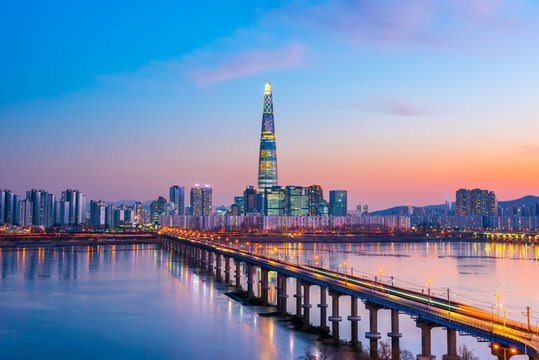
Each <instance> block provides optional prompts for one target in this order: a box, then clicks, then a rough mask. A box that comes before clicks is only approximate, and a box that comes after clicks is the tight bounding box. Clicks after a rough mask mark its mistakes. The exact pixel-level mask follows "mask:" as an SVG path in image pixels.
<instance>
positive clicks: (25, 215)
mask: <svg viewBox="0 0 539 360" xmlns="http://www.w3.org/2000/svg"><path fill="white" fill-rule="evenodd" d="M32 214H33V206H32V202H31V201H30V200H28V199H24V200H21V203H20V217H19V225H21V226H28V225H32Z"/></svg>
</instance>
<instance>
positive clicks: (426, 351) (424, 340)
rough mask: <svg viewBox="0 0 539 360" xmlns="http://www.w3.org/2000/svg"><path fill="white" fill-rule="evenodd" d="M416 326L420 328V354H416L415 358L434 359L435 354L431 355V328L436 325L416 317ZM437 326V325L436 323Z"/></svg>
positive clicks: (418, 359)
mask: <svg viewBox="0 0 539 360" xmlns="http://www.w3.org/2000/svg"><path fill="white" fill-rule="evenodd" d="M416 326H417V327H418V328H420V329H421V354H419V355H417V357H416V359H417V360H434V359H436V356H434V355H432V350H431V330H432V328H434V327H436V326H437V325H435V324H433V323H431V322H429V321H424V320H421V319H418V320H417V321H416ZM438 326H439V325H438Z"/></svg>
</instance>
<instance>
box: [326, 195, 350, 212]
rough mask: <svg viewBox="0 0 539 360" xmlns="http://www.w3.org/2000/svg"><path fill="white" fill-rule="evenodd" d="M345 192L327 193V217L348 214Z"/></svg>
mask: <svg viewBox="0 0 539 360" xmlns="http://www.w3.org/2000/svg"><path fill="white" fill-rule="evenodd" d="M347 196H348V194H347V191H346V190H331V191H330V192H329V215H331V216H346V214H347V212H348V201H347Z"/></svg>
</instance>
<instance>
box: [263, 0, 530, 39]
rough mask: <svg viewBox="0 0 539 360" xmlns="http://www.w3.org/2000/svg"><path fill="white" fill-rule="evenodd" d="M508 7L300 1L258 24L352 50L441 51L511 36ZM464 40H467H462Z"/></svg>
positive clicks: (390, 0)
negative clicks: (489, 36)
mask: <svg viewBox="0 0 539 360" xmlns="http://www.w3.org/2000/svg"><path fill="white" fill-rule="evenodd" d="M507 3H508V1H507V0H440V1H432V0H406V1H401V0H387V1H373V0H329V1H317V2H308V1H301V0H298V1H295V2H292V3H288V4H286V5H284V6H281V7H279V8H276V9H274V10H272V11H270V13H269V14H264V16H261V21H262V22H271V21H272V20H264V18H268V19H276V20H277V21H280V22H283V23H286V24H288V25H290V26H292V27H296V28H299V29H304V30H308V31H317V32H320V33H326V34H329V35H331V36H333V37H336V38H338V39H340V40H346V41H349V42H351V43H353V44H355V43H363V42H378V43H386V44H396V45H400V44H408V43H417V44H422V45H428V46H439V45H441V44H452V43H454V42H455V41H457V40H458V41H459V42H462V41H463V40H464V39H467V40H469V38H470V33H473V34H475V35H474V36H473V38H476V37H479V39H482V38H481V37H480V35H479V34H477V30H486V31H488V32H490V31H492V30H493V31H496V32H498V33H500V34H501V33H507V32H508V31H511V30H514V29H515V28H517V27H518V26H517V25H518V24H519V19H518V15H516V14H515V13H514V12H507V11H505V10H506V7H507V6H506V4H507ZM455 28H456V29H457V31H456V32H455V31H454V29H455ZM472 30H473V31H472ZM463 34H466V38H464V39H463V38H462V35H463ZM452 46H453V45H452Z"/></svg>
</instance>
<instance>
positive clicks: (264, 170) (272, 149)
mask: <svg viewBox="0 0 539 360" xmlns="http://www.w3.org/2000/svg"><path fill="white" fill-rule="evenodd" d="M272 186H277V151H276V146H275V122H274V120H273V98H272V94H271V84H270V83H266V88H265V90H264V111H263V114H262V130H261V132H260V157H259V161H258V190H259V191H260V193H264V190H265V189H266V188H271V187H272Z"/></svg>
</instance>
